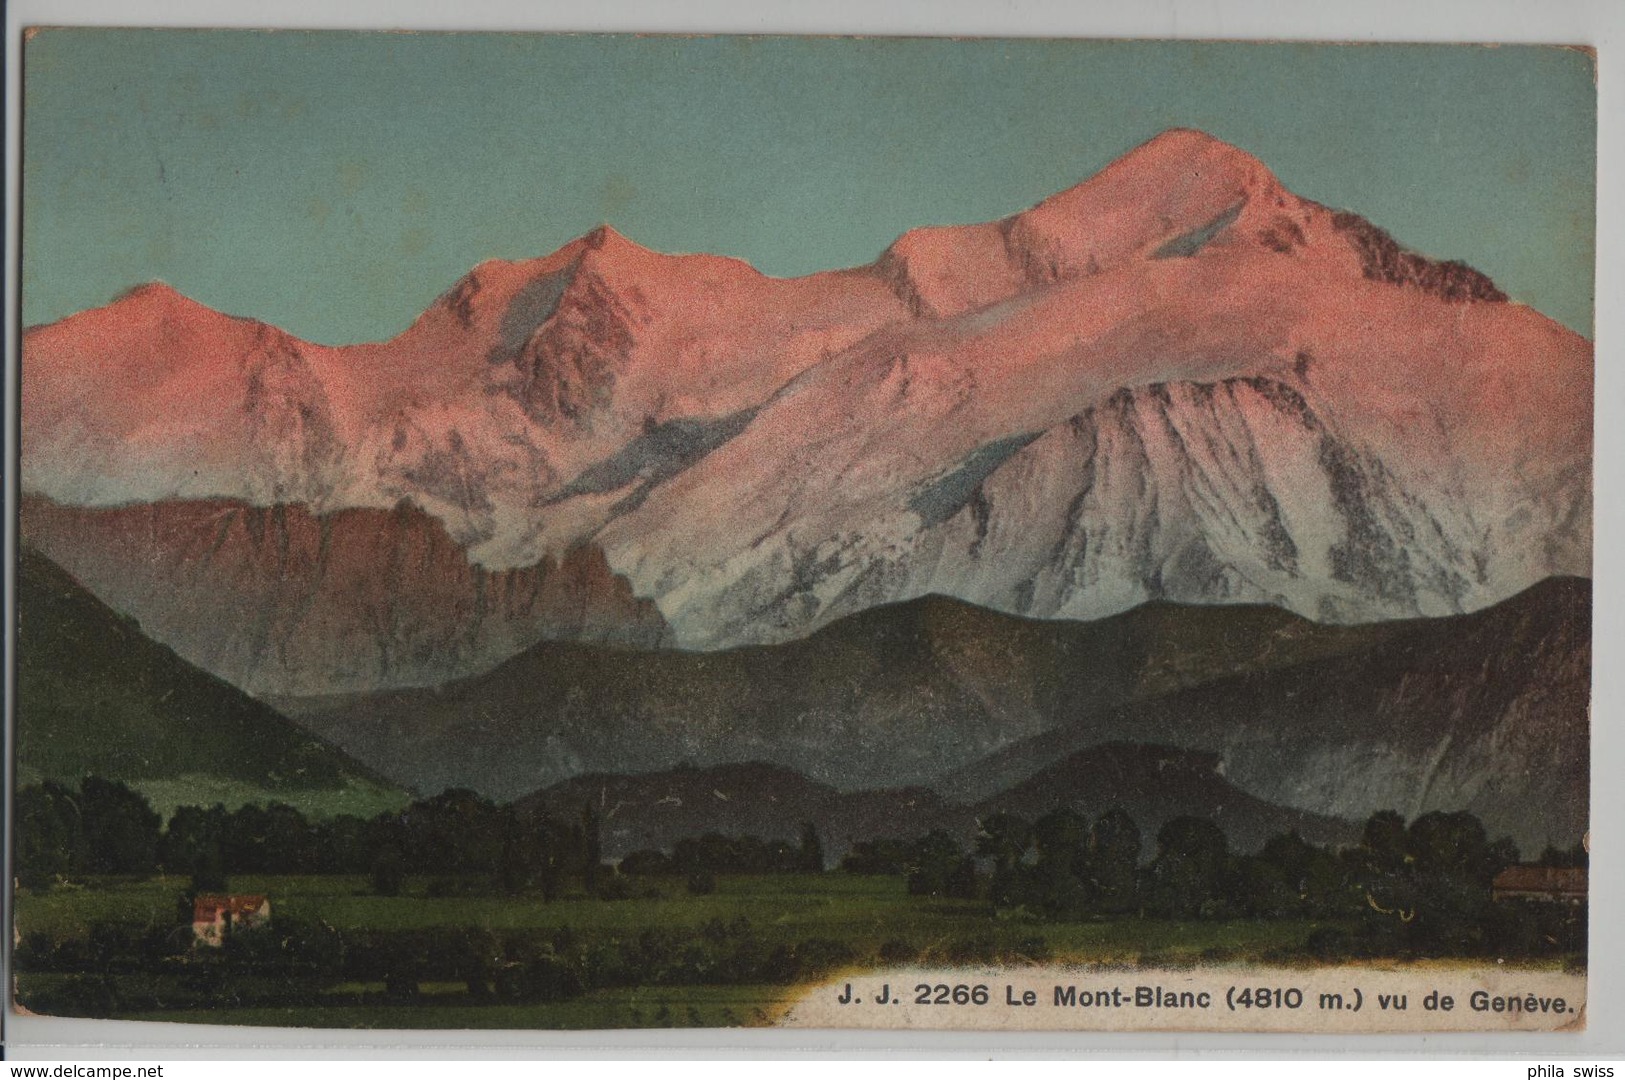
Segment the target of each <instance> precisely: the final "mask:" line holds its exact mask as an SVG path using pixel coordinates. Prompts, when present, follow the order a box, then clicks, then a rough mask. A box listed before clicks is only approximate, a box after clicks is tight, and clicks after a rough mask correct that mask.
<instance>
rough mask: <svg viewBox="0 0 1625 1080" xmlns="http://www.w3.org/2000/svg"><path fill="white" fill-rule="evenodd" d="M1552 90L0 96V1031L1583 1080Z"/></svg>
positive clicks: (1560, 249)
mask: <svg viewBox="0 0 1625 1080" xmlns="http://www.w3.org/2000/svg"><path fill="white" fill-rule="evenodd" d="M1594 70H1595V58H1594V56H1593V55H1592V54H1591V53H1590V52H1588V51H1586V50H1583V49H1575V48H1562V47H1548V46H1540V47H1536V46H1504V47H1499V48H1488V47H1481V46H1475V45H1428V46H1420V45H1418V46H1400V45H1358V46H1356V45H1332V44H1326V45H1303V44H1298V45H1274V44H1263V43H1258V44H1242V43H1195V42H1155V41H1135V42H1127V41H1077V40H993V39H967V40H940V39H939V40H931V39H893V40H887V39H859V38H795V37H761V38H748V37H662V36H652V37H634V36H613V35H578V36H570V35H548V34H439V33H424V34H399V33H359V32H336V31H335V32H291V31H283V32H249V31H207V30H197V31H183V30H113V29H105V30H102V29H83V28H78V29H68V28H61V29H58V28H36V29H33V30H30V31H29V32H28V34H27V41H26V45H25V50H24V71H23V79H24V87H25V91H26V95H25V104H24V114H23V122H24V123H23V140H24V144H23V174H22V178H23V188H22V249H23V250H22V267H21V304H22V314H23V322H24V323H25V324H26V325H27V329H26V332H25V334H24V335H23V338H22V344H21V361H20V371H21V375H20V420H19V423H20V462H19V473H18V475H19V484H20V502H19V505H18V506H17V507H16V508H15V510H16V514H17V530H18V531H17V535H18V553H17V563H16V568H15V569H16V581H17V587H16V595H15V598H16V610H15V619H16V628H17V637H16V642H17V644H16V657H17V670H16V684H15V685H16V710H15V735H16V743H15V762H16V777H15V780H16V784H15V791H14V801H13V806H12V811H13V821H14V832H15V858H14V875H13V876H14V882H13V885H14V896H15V904H14V912H15V918H14V926H13V927H12V928H11V929H12V942H13V945H14V953H13V956H14V978H13V982H12V985H11V986H10V987H9V988H8V990H9V993H10V999H11V1003H12V1008H14V1009H16V1010H19V1011H22V1012H26V1013H30V1014H35V1015H45V1016H70V1017H93V1018H104V1019H105V1018H112V1019H126V1020H143V1021H154V1022H157V1021H187V1022H193V1023H199V1022H202V1023H219V1024H237V1025H274V1026H281V1027H315V1028H357V1027H359V1028H428V1029H463V1028H485V1029H543V1028H551V1029H559V1028H564V1029H600V1030H601V1029H617V1028H638V1027H708V1028H726V1027H734V1026H770V1025H786V1026H813V1027H820V1028H845V1029H857V1028H904V1027H907V1028H967V1029H980V1030H995V1029H1019V1030H1106V1029H1111V1030H1141V1031H1169V1030H1173V1031H1218V1030H1241V1031H1259V1032H1299V1033H1304V1032H1440V1031H1452V1030H1464V1031H1491V1030H1502V1031H1542V1032H1561V1031H1576V1030H1580V1029H1583V1028H1584V1027H1585V1024H1586V1012H1587V1009H1586V1000H1587V938H1586V928H1587V912H1588V902H1587V901H1588V895H1589V891H1588V882H1587V877H1588V848H1589V845H1588V841H1587V837H1588V828H1589V807H1590V797H1589V787H1588V775H1589V767H1590V719H1589V703H1590V692H1591V574H1592V559H1593V550H1592V464H1593V461H1592V459H1593V452H1592V413H1593V351H1592V333H1593V331H1592V326H1593V321H1592V320H1593V262H1594V257H1595V240H1594V225H1593V223H1594V220H1595V203H1596V182H1595V176H1596V121H1597V112H1596V100H1597V99H1596V90H1595V84H1594ZM1552 1039H1553V1041H1554V1044H1556V1043H1560V1042H1561V1041H1562V1039H1563V1036H1561V1035H1555V1034H1554V1035H1553V1036H1552Z"/></svg>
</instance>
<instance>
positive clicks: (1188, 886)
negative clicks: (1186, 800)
mask: <svg viewBox="0 0 1625 1080" xmlns="http://www.w3.org/2000/svg"><path fill="white" fill-rule="evenodd" d="M1228 856H1229V844H1228V843H1227V841H1226V840H1225V836H1224V832H1223V831H1222V830H1220V828H1219V827H1218V826H1217V825H1215V824H1213V822H1211V821H1209V820H1207V819H1206V818H1198V817H1176V818H1173V819H1171V820H1169V821H1168V822H1166V823H1165V824H1164V825H1163V826H1162V828H1161V829H1159V830H1158V831H1157V856H1156V858H1155V859H1154V860H1152V863H1151V874H1150V877H1151V900H1152V904H1153V906H1154V908H1155V909H1156V910H1157V911H1158V912H1160V913H1161V914H1164V915H1168V916H1172V917H1173V918H1180V919H1185V918H1191V917H1193V916H1196V915H1199V914H1201V912H1202V909H1203V906H1204V905H1205V904H1207V903H1208V902H1209V901H1211V900H1214V899H1216V898H1217V897H1218V896H1219V889H1220V885H1221V883H1222V882H1223V879H1224V871H1225V863H1226V861H1227V859H1228Z"/></svg>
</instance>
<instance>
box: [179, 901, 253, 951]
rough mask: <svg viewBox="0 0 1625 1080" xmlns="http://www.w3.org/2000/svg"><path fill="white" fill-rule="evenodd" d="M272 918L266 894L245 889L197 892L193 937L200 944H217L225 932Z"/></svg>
mask: <svg viewBox="0 0 1625 1080" xmlns="http://www.w3.org/2000/svg"><path fill="white" fill-rule="evenodd" d="M270 919H271V901H270V898H269V897H265V896H257V895H253V894H247V893H238V894H233V895H225V894H221V893H200V894H199V895H198V898H197V899H196V900H195V901H193V902H192V937H193V939H194V940H195V941H196V943H197V944H199V945H209V946H212V947H215V948H218V947H219V946H221V945H224V944H225V943H226V935H227V934H228V933H236V932H237V931H239V930H252V929H254V928H256V927H259V926H263V925H265V924H266V923H267V922H269V921H270Z"/></svg>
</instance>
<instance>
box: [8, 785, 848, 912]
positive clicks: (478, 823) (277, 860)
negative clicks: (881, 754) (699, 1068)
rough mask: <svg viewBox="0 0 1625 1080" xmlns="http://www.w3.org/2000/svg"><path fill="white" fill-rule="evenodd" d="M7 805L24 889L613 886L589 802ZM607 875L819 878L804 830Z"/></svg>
mask: <svg viewBox="0 0 1625 1080" xmlns="http://www.w3.org/2000/svg"><path fill="white" fill-rule="evenodd" d="M16 805H17V843H18V846H17V869H18V876H19V879H20V880H21V881H22V883H23V884H24V885H26V886H29V887H34V888H40V887H45V886H48V885H49V884H50V883H51V882H53V881H56V880H58V879H61V878H66V877H70V876H73V875H86V874H150V873H154V872H158V871H163V872H167V873H173V874H189V875H191V876H192V878H193V882H194V887H195V889H194V891H196V890H210V891H214V890H220V889H224V888H225V883H226V877H227V875H228V874H355V873H369V874H370V875H371V879H372V885H373V888H374V890H375V891H377V892H380V893H383V894H386V895H393V894H396V893H399V892H400V891H401V889H402V888H403V886H404V882H405V879H406V877H407V875H409V874H410V875H427V876H431V877H433V878H435V879H437V880H438V881H439V882H441V883H445V885H446V887H450V884H449V883H452V882H463V883H475V884H476V885H478V886H479V887H485V886H487V885H489V886H493V887H496V888H500V889H503V890H507V891H520V890H524V889H530V888H537V889H540V891H541V892H542V894H543V897H544V899H548V900H551V899H553V898H554V897H555V896H556V895H558V893H559V891H560V889H561V888H562V887H563V886H564V885H565V883H567V882H569V881H579V882H580V883H581V884H582V886H583V887H584V889H585V891H586V892H587V893H588V895H592V896H597V895H600V894H601V893H602V892H603V891H604V890H605V888H606V887H610V888H614V885H613V884H612V883H614V882H615V881H616V880H617V879H616V878H615V876H614V875H613V874H611V873H610V872H609V871H608V869H607V868H606V867H605V866H604V860H603V845H602V840H601V822H600V819H599V815H598V812H597V810H596V808H594V807H593V806H592V805H591V804H590V803H589V804H585V805H583V806H582V808H581V810H580V812H579V813H578V814H576V815H573V816H570V817H562V816H553V815H548V814H544V813H540V812H536V811H534V810H528V809H522V808H519V807H515V806H511V805H510V806H498V805H496V804H495V803H493V802H491V801H490V800H489V799H486V798H484V797H482V796H480V795H477V794H475V793H474V792H472V791H467V790H451V791H446V792H443V793H442V794H440V795H436V796H435V797H433V798H430V799H423V800H419V801H418V802H415V803H413V804H411V805H410V806H408V807H407V808H406V809H404V810H402V811H400V812H399V813H393V814H391V813H386V814H380V815H378V816H377V817H374V818H370V819H365V818H360V817H355V816H352V815H342V814H341V815H339V816H337V817H332V818H327V819H323V820H311V819H309V818H307V817H306V816H305V815H304V814H302V813H300V811H299V810H298V809H296V808H294V807H292V806H288V805H286V804H282V803H272V804H271V805H270V806H259V805H256V804H250V805H247V806H243V807H240V808H238V809H236V810H227V809H226V808H225V807H224V806H222V805H218V804H217V805H215V806H212V807H199V806H182V807H180V808H178V809H177V810H176V811H175V813H174V814H173V815H172V816H171V817H170V819H169V822H168V827H167V828H164V827H162V826H163V823H162V819H161V818H160V817H159V816H158V814H157V813H155V812H154V811H153V809H152V807H151V806H150V805H149V804H148V802H147V800H146V799H145V798H144V797H143V796H141V795H140V794H139V793H137V792H135V791H133V790H131V789H130V788H129V787H127V786H126V785H124V784H121V783H115V782H111V781H107V780H103V779H101V778H99V777H87V778H85V780H84V781H83V782H82V783H81V784H80V785H79V787H78V788H70V787H68V786H66V785H64V784H61V783H58V782H55V781H47V782H46V783H44V784H39V785H33V786H30V787H26V788H23V789H22V790H21V791H19V792H18V796H17V804H16ZM621 869H622V872H623V873H624V874H627V875H633V876H650V875H679V876H685V877H687V878H688V879H689V881H690V883H691V885H692V886H693V887H694V888H695V890H696V891H708V889H709V888H714V887H715V884H714V883H715V878H716V876H718V875H723V874H761V873H820V872H822V871H823V869H824V848H823V843H822V841H821V840H820V838H819V836H818V831H817V829H815V828H814V827H813V826H812V825H811V824H810V823H809V824H804V825H803V826H802V828H801V835H800V838H799V840H798V841H796V842H794V843H792V842H789V841H783V840H764V839H761V838H759V837H752V836H738V837H728V836H722V835H719V834H716V833H707V834H705V835H704V836H699V837H693V838H684V839H682V840H679V841H678V842H677V843H676V845H675V847H674V848H673V850H672V851H671V852H670V853H669V854H668V853H666V852H661V851H638V852H633V853H632V854H630V855H628V856H627V857H626V858H625V859H623V860H622V863H621ZM622 891H624V886H623V887H622Z"/></svg>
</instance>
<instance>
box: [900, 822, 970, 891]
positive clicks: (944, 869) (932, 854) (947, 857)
mask: <svg viewBox="0 0 1625 1080" xmlns="http://www.w3.org/2000/svg"><path fill="white" fill-rule="evenodd" d="M967 868H968V871H969V872H967ZM974 869H975V868H974V867H973V866H971V863H970V860H969V859H967V858H965V852H964V850H963V849H962V848H961V847H960V846H959V842H958V841H957V840H955V839H954V838H953V837H952V836H949V835H948V834H947V833H946V832H944V831H942V830H941V829H933V830H932V831H931V832H930V833H929V834H928V835H927V836H925V837H923V838H922V839H921V840H919V841H918V842H917V843H916V844H915V845H914V850H913V852H912V853H911V855H910V859H909V866H908V891H909V893H910V894H911V895H913V896H958V897H962V896H966V895H969V894H973V893H974V890H975V878H974ZM967 876H968V877H969V879H970V880H969V889H968V890H967V880H966V879H967Z"/></svg>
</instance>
